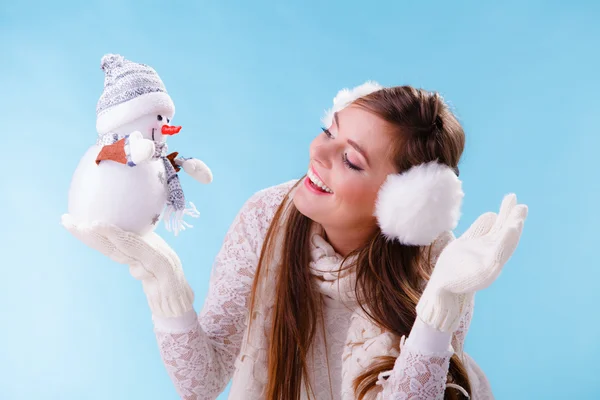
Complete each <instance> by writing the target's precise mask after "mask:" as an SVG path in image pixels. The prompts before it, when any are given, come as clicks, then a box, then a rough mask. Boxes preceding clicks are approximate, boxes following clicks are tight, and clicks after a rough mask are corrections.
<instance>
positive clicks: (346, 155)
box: [342, 153, 363, 171]
mask: <svg viewBox="0 0 600 400" xmlns="http://www.w3.org/2000/svg"><path fill="white" fill-rule="evenodd" d="M342 160H343V161H344V164H346V166H347V167H348V168H350V169H353V170H354V171H362V170H363V169H362V168H361V167H359V166H357V165H354V164H352V163H351V162H350V160H348V154H347V153H344V155H343V156H342Z"/></svg>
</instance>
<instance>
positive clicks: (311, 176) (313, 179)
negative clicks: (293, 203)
mask: <svg viewBox="0 0 600 400" xmlns="http://www.w3.org/2000/svg"><path fill="white" fill-rule="evenodd" d="M307 175H308V179H310V181H311V182H312V183H313V185H315V186H318V187H319V188H321V189H322V190H323V191H324V192H327V193H333V190H331V189H329V188H328V187H327V186H326V185H325V184H324V183H323V182H321V180H320V179H319V178H317V177H316V175H315V174H314V173H313V172H312V170H310V169H309V170H308V173H307Z"/></svg>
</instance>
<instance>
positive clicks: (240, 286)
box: [153, 185, 285, 400]
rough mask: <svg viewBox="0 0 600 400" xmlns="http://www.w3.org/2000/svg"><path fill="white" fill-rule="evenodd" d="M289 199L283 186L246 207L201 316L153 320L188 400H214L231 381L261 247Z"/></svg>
mask: <svg viewBox="0 0 600 400" xmlns="http://www.w3.org/2000/svg"><path fill="white" fill-rule="evenodd" d="M284 194H285V190H284V189H283V185H280V186H276V187H273V188H268V189H265V190H263V191H260V192H258V193H256V194H255V195H254V196H252V197H251V198H250V199H249V200H248V201H247V202H246V204H244V206H243V207H242V209H241V210H240V212H239V213H238V215H237V216H236V218H235V220H234V222H233V224H232V225H231V227H230V228H229V230H228V232H227V234H226V236H225V239H224V242H223V244H222V247H221V249H220V251H219V253H218V255H217V257H216V260H215V262H214V266H213V270H212V274H211V278H210V285H209V290H208V294H207V297H206V299H205V302H204V306H203V308H202V310H201V312H200V314H199V315H196V313H195V311H193V310H192V311H191V312H189V313H188V314H186V315H183V316H182V317H179V318H169V319H164V318H158V317H153V320H154V327H155V334H156V338H157V341H158V346H159V349H160V354H161V358H162V360H163V362H164V365H165V367H166V369H167V372H168V374H169V377H170V378H171V380H172V382H173V384H174V385H175V389H176V391H177V393H178V394H179V396H180V397H181V398H182V399H184V400H205V399H206V400H208V399H215V398H216V397H217V396H218V395H219V394H220V393H221V392H222V391H223V390H224V389H225V387H226V386H227V383H228V382H229V380H230V379H231V376H232V374H233V371H234V365H235V359H236V357H237V355H238V353H239V350H240V346H241V342H242V338H243V335H244V331H245V328H246V319H247V313H248V301H249V297H250V293H251V288H252V283H253V279H254V274H255V271H256V268H257V265H258V259H259V254H260V250H261V247H262V241H263V240H264V237H265V235H266V231H267V229H268V226H269V224H270V221H271V219H272V216H273V214H274V212H275V210H276V208H277V206H278V205H279V203H281V200H282V198H283V195H284Z"/></svg>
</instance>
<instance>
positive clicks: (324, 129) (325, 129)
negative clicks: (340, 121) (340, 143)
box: [321, 127, 333, 139]
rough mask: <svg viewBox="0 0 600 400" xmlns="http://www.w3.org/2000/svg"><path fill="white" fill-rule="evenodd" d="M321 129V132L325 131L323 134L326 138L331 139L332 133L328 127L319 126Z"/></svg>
mask: <svg viewBox="0 0 600 400" xmlns="http://www.w3.org/2000/svg"><path fill="white" fill-rule="evenodd" d="M321 130H322V131H323V133H325V136H327V137H328V138H330V139H331V138H332V137H333V134H332V133H331V131H330V130H329V129H327V128H323V127H321Z"/></svg>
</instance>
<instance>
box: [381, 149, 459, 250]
mask: <svg viewBox="0 0 600 400" xmlns="http://www.w3.org/2000/svg"><path fill="white" fill-rule="evenodd" d="M463 197H464V193H463V191H462V182H461V181H460V180H459V179H458V177H457V176H456V174H455V173H454V171H452V169H450V168H449V167H448V166H446V165H444V164H441V163H439V162H437V161H432V162H429V163H424V164H420V165H417V166H415V167H413V168H411V169H410V170H408V171H406V172H404V173H402V174H392V175H389V176H388V177H387V179H386V181H385V182H384V184H383V185H382V186H381V189H380V190H379V194H378V198H377V203H376V205H375V216H376V217H377V221H378V223H379V227H380V228H381V231H382V233H383V234H384V235H385V236H386V237H387V238H388V239H397V240H398V241H400V242H401V243H404V244H408V245H413V246H427V245H429V244H431V243H432V242H433V241H434V240H435V239H436V238H437V237H438V236H439V235H441V234H442V233H443V232H445V231H451V230H453V229H454V228H456V225H457V224H458V220H459V218H460V215H461V212H460V208H461V205H462V199H463Z"/></svg>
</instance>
